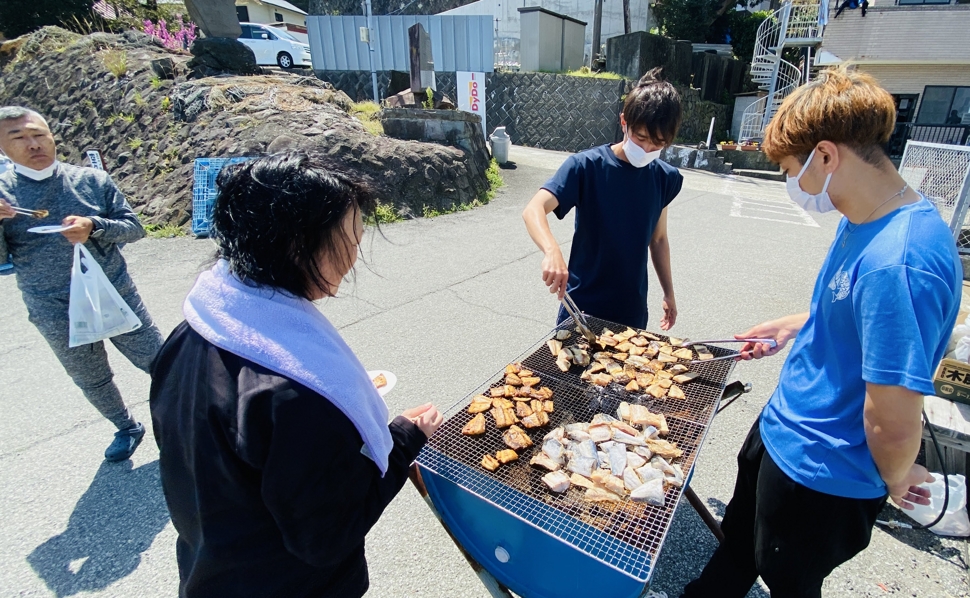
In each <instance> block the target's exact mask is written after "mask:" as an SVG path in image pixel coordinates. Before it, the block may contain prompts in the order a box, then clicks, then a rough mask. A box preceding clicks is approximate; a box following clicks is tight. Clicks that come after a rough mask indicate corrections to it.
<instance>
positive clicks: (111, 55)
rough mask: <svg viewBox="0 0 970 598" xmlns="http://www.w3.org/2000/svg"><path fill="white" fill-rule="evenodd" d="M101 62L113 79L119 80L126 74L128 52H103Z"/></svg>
mask: <svg viewBox="0 0 970 598" xmlns="http://www.w3.org/2000/svg"><path fill="white" fill-rule="evenodd" d="M101 62H103V63H104V68H106V69H108V72H109V73H111V74H112V75H114V76H115V79H121V78H122V77H124V76H125V75H127V74H128V52H125V51H124V50H105V51H104V53H103V54H102V55H101Z"/></svg>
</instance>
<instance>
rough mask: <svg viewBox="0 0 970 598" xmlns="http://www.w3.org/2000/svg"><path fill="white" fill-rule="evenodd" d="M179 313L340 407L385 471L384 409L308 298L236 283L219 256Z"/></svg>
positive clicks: (214, 339)
mask: <svg viewBox="0 0 970 598" xmlns="http://www.w3.org/2000/svg"><path fill="white" fill-rule="evenodd" d="M182 312H183V314H184V315H185V320H186V321H187V322H188V323H189V326H191V327H192V329H193V330H195V331H196V332H198V333H199V334H200V335H201V336H202V337H203V338H204V339H206V340H207V341H209V342H210V343H212V344H213V345H215V346H217V347H219V348H220V349H224V350H226V351H229V352H231V353H234V354H236V355H239V356H240V357H244V358H246V359H248V360H250V361H252V362H254V363H257V364H259V365H261V366H263V367H265V368H268V369H270V370H272V371H274V372H276V373H278V374H281V375H283V376H286V377H287V378H290V379H292V380H294V381H296V382H299V383H300V384H303V385H304V386H306V387H308V388H311V389H313V390H315V391H316V392H318V393H320V394H321V395H323V396H324V397H325V398H326V399H327V400H329V401H330V402H331V403H333V404H334V405H335V406H336V407H337V408H338V409H340V411H342V412H343V413H344V415H346V416H347V417H348V418H349V419H350V421H351V422H353V424H354V426H355V427H356V428H357V431H358V432H360V436H361V438H363V440H364V447H363V450H362V452H363V453H364V454H365V455H366V456H367V457H369V458H370V459H372V460H373V461H374V463H376V464H377V467H378V469H380V471H381V475H384V474H385V473H387V466H388V457H389V455H390V453H391V448H392V446H393V440H392V439H391V433H390V430H389V429H388V427H387V420H388V411H387V404H386V403H385V402H384V399H382V398H381V396H380V395H379V394H378V393H377V389H376V388H375V387H374V384H373V382H372V381H371V379H370V377H369V376H368V375H367V371H366V370H364V366H363V365H362V364H361V363H360V360H358V359H357V356H356V355H354V352H353V351H351V350H350V347H348V346H347V343H346V342H344V340H343V338H341V336H340V333H339V332H337V329H336V328H334V326H333V324H331V323H330V321H329V320H327V318H326V317H324V315H323V314H322V313H320V311H319V310H317V308H316V307H314V305H313V303H311V302H310V301H308V300H306V299H303V298H300V297H295V296H293V295H291V294H289V293H287V292H285V291H281V290H279V289H276V290H274V289H268V288H257V287H251V286H249V285H246V284H244V283H243V282H242V281H240V280H239V279H238V278H236V277H235V276H233V275H232V274H231V273H230V272H229V264H228V262H226V261H225V260H219V262H218V263H216V265H215V266H213V267H212V268H211V269H210V270H208V271H206V272H203V273H202V274H201V275H199V278H198V279H197V280H196V282H195V286H194V287H193V288H192V290H191V291H190V292H189V295H188V297H186V298H185V303H184V304H183V306H182Z"/></svg>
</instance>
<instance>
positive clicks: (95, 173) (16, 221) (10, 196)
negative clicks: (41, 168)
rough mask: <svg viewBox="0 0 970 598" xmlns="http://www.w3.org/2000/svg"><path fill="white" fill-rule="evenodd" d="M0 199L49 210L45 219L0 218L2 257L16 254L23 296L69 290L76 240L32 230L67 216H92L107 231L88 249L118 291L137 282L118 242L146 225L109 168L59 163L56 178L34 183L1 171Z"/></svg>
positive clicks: (137, 235) (140, 232)
mask: <svg viewBox="0 0 970 598" xmlns="http://www.w3.org/2000/svg"><path fill="white" fill-rule="evenodd" d="M0 197H2V198H3V199H4V200H5V201H6V202H7V203H9V204H11V205H14V206H19V207H22V208H27V209H31V210H48V211H49V212H50V214H49V215H48V216H47V217H46V218H43V219H37V218H31V217H29V216H21V215H18V216H16V217H15V218H8V219H6V220H0V255H3V256H6V255H7V253H9V254H10V255H12V256H13V264H14V266H15V267H16V273H17V285H18V286H19V287H20V290H21V292H23V293H24V294H26V295H61V296H64V297H67V296H68V295H69V294H70V290H71V268H72V264H73V259H74V248H73V247H72V245H71V243H70V242H69V241H68V240H67V239H66V238H65V237H64V235H62V234H60V233H53V234H38V233H30V232H27V229H29V228H33V227H35V226H44V225H52V224H60V223H61V221H62V220H63V219H64V218H66V217H67V216H85V217H87V218H90V219H91V220H92V221H93V222H94V228H95V230H99V229H100V230H102V231H103V232H102V233H99V236H98V238H97V239H89V240H88V241H87V243H85V247H87V249H88V250H89V251H90V252H91V254H92V255H94V258H95V259H96V260H97V261H98V263H99V264H100V265H101V268H102V269H103V270H104V273H105V275H106V276H107V277H108V280H110V281H111V282H112V284H114V286H115V287H116V288H117V289H118V290H119V291H122V290H123V289H125V288H127V287H128V286H130V285H131V284H132V282H131V279H130V278H129V276H128V270H127V266H126V265H125V260H124V258H123V257H122V256H121V252H120V251H119V250H118V244H119V243H130V242H132V241H137V240H138V239H141V238H142V237H144V236H145V229H144V228H142V225H141V223H140V222H139V221H138V217H137V216H136V215H135V213H134V212H133V211H132V210H131V207H130V206H129V205H128V202H127V201H125V196H124V195H122V193H121V191H120V190H119V189H118V187H117V186H116V185H115V184H114V182H113V181H112V180H111V178H110V177H109V176H108V174H107V173H106V172H104V171H101V170H96V169H94V168H79V167H77V166H70V165H67V164H63V163H58V165H57V168H56V169H55V171H54V174H53V176H51V177H50V178H48V179H45V180H43V181H34V180H32V179H30V178H27V177H25V176H23V175H21V174H17V173H16V172H15V171H14V170H8V171H7V172H4V173H3V174H0ZM0 261H2V260H0Z"/></svg>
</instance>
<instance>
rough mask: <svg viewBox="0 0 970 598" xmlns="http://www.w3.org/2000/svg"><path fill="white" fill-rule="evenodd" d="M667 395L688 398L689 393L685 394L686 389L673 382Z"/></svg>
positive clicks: (673, 397)
mask: <svg viewBox="0 0 970 598" xmlns="http://www.w3.org/2000/svg"><path fill="white" fill-rule="evenodd" d="M667 396H668V397H670V398H671V399H686V398H687V395H685V394H684V390H683V389H682V388H681V387H679V386H677V385H676V384H671V386H670V388H669V389H668V390H667Z"/></svg>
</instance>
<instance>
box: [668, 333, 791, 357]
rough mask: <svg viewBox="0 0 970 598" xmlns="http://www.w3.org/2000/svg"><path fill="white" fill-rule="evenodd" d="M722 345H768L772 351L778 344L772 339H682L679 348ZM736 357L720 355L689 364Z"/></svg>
mask: <svg viewBox="0 0 970 598" xmlns="http://www.w3.org/2000/svg"><path fill="white" fill-rule="evenodd" d="M724 343H761V344H763V345H768V347H769V348H772V349H774V348H775V347H777V346H778V343H776V342H775V340H774V339H770V338H723V339H714V340H707V341H692V340H687V339H684V342H683V343H681V345H680V346H681V347H690V346H691V345H719V344H724ZM738 355H740V353H736V354H734V355H722V356H721V357H715V358H713V359H695V360H693V361H691V363H708V362H711V361H721V360H723V359H735V358H737V357H738Z"/></svg>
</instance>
